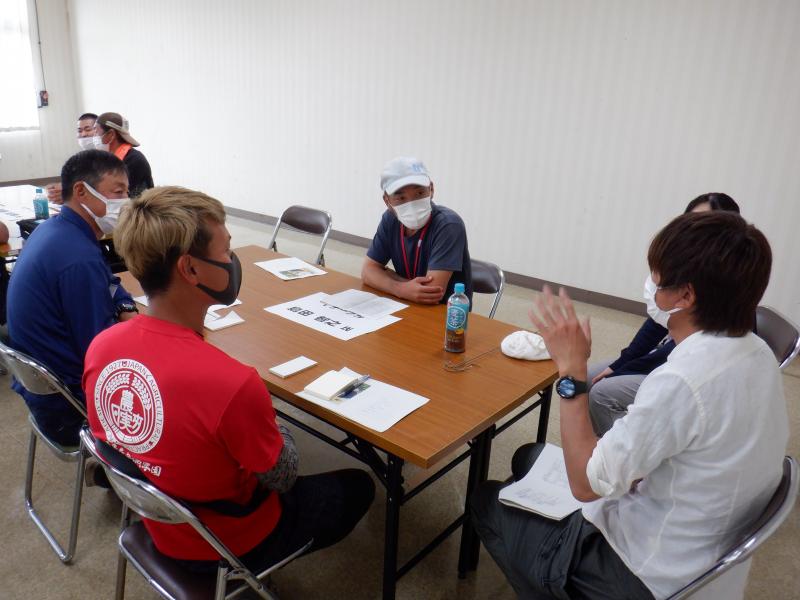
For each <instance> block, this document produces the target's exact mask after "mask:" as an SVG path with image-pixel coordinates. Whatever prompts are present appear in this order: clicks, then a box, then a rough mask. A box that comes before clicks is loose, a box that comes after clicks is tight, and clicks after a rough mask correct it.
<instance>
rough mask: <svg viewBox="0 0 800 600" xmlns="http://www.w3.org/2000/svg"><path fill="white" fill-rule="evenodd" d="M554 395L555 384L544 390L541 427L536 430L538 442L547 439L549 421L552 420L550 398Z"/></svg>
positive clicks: (540, 413) (542, 442)
mask: <svg viewBox="0 0 800 600" xmlns="http://www.w3.org/2000/svg"><path fill="white" fill-rule="evenodd" d="M552 396H553V384H550V385H548V386H547V387H546V388H545V389H543V390H542V403H541V404H540V405H539V429H538V430H537V431H536V442H537V443H539V444H544V443H545V442H546V441H547V422H548V421H549V420H550V400H551V398H552Z"/></svg>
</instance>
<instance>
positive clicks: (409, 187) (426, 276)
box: [361, 156, 472, 304]
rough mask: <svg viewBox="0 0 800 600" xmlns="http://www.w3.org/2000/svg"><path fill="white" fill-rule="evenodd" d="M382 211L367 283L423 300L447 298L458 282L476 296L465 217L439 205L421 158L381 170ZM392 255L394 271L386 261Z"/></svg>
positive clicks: (395, 161)
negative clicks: (435, 199)
mask: <svg viewBox="0 0 800 600" xmlns="http://www.w3.org/2000/svg"><path fill="white" fill-rule="evenodd" d="M381 188H382V189H383V201H384V203H385V204H386V207H387V210H386V212H385V213H383V217H382V218H381V222H380V224H379V225H378V231H377V232H375V237H374V238H373V239H372V244H370V247H369V249H368V250H367V256H366V258H365V259H364V266H363V267H362V269H361V279H362V280H363V281H364V283H366V284H367V285H369V286H371V287H374V288H376V289H379V290H381V291H383V292H387V293H389V294H392V295H394V296H397V297H398V298H403V299H404V300H410V301H411V302H418V303H420V304H437V303H439V302H442V303H444V302H447V299H448V298H449V297H450V295H451V294H452V293H453V287H454V286H455V284H456V283H463V284H464V287H465V288H466V293H467V295H468V296H469V297H470V299H472V268H471V265H470V258H469V248H468V247H467V231H466V228H465V227H464V221H462V220H461V217H459V216H458V215H457V214H456V213H455V212H454V211H452V210H450V209H449V208H446V207H444V206H439V205H436V204H434V203H433V202H432V199H433V182H432V181H431V179H430V176H429V175H428V170H427V169H426V168H425V165H424V164H422V161H420V160H418V159H416V158H411V157H405V156H401V157H398V158H395V159H393V160H391V161H389V162H388V163H387V164H386V166H385V167H384V168H383V172H382V173H381ZM389 260H391V261H392V266H393V267H394V271H391V270H388V269H387V268H386V264H387V263H388V262H389Z"/></svg>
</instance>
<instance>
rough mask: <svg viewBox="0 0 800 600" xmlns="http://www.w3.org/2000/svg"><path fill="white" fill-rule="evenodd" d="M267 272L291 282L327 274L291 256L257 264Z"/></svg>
mask: <svg viewBox="0 0 800 600" xmlns="http://www.w3.org/2000/svg"><path fill="white" fill-rule="evenodd" d="M255 265H256V266H257V267H261V268H262V269H264V270H265V271H268V272H269V273H272V274H273V275H275V276H276V277H279V278H281V279H283V280H284V281H289V280H291V279H304V278H305V277H314V276H315V275H325V274H326V272H325V271H323V270H322V269H319V268H317V267H315V266H313V265H310V264H308V263H307V262H305V261H302V260H300V259H299V258H295V257H293V256H290V257H288V258H276V259H274V260H262V261H261V262H257V263H255Z"/></svg>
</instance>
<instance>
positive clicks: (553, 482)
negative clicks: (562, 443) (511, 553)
mask: <svg viewBox="0 0 800 600" xmlns="http://www.w3.org/2000/svg"><path fill="white" fill-rule="evenodd" d="M499 499H500V502H502V503H503V504H505V505H507V506H513V507H514V508H521V509H522V510H528V511H530V512H533V513H536V514H537V515H542V516H543V517H547V518H550V519H555V520H556V521H560V520H561V519H563V518H564V517H566V516H567V515H570V514H572V513H574V512H575V511H576V510H578V509H580V508H581V507H582V506H583V504H584V503H583V502H579V501H578V500H575V498H574V497H573V496H572V492H571V491H570V489H569V480H568V479H567V465H566V464H565V463H564V451H563V450H562V449H561V448H559V447H558V446H554V445H553V444H546V445H545V447H544V449H543V450H542V453H541V454H540V455H539V458H538V459H536V462H535V463H534V464H533V467H531V470H530V471H528V474H527V475H525V477H523V478H522V479H520V480H519V481H517V482H515V483H512V484H511V485H509V486H506V487H504V488H503V489H502V490H500V496H499Z"/></svg>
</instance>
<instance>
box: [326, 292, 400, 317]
mask: <svg viewBox="0 0 800 600" xmlns="http://www.w3.org/2000/svg"><path fill="white" fill-rule="evenodd" d="M328 302H329V303H330V304H331V305H333V306H335V307H337V308H341V309H342V310H349V311H352V312H354V313H358V314H360V315H362V316H364V317H370V318H372V319H379V318H381V317H385V316H387V315H391V314H392V313H395V312H397V311H398V310H402V309H404V308H407V307H408V304H403V303H401V302H397V301H396V300H391V299H390V298H384V297H382V296H377V295H375V294H371V293H369V292H364V291H362V290H345V291H343V292H339V293H338V294H333V295H331V296H330V297H329V298H328Z"/></svg>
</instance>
